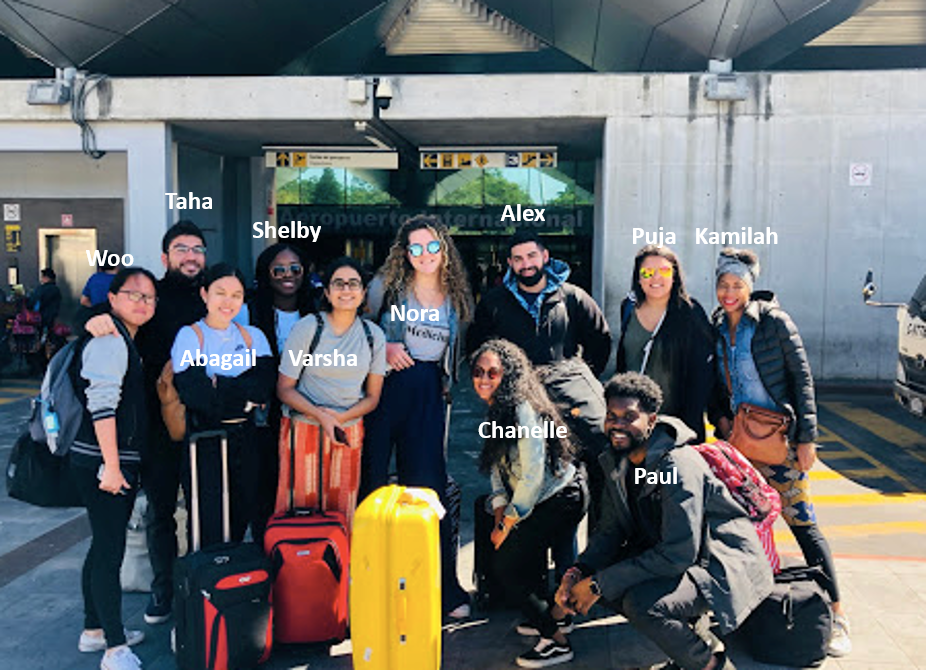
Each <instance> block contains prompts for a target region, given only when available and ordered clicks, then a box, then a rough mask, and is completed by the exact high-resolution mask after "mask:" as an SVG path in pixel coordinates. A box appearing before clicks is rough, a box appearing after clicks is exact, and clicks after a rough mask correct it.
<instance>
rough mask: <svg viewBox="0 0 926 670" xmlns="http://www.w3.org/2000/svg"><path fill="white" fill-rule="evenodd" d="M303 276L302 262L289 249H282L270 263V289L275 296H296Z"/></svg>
mask: <svg viewBox="0 0 926 670" xmlns="http://www.w3.org/2000/svg"><path fill="white" fill-rule="evenodd" d="M297 267H298V269H297ZM304 276H305V269H304V268H303V267H302V262H301V261H300V260H299V256H297V255H296V254H295V253H294V252H293V251H292V250H291V249H284V250H283V251H281V252H280V253H278V254H277V255H276V256H274V257H273V261H271V263H270V288H272V289H273V292H274V293H276V294H277V295H281V296H286V297H289V296H292V295H296V293H297V292H298V291H299V289H300V288H301V287H302V281H303V278H304Z"/></svg>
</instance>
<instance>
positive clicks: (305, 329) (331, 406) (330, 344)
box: [276, 257, 386, 525]
mask: <svg viewBox="0 0 926 670" xmlns="http://www.w3.org/2000/svg"><path fill="white" fill-rule="evenodd" d="M322 281H323V283H324V285H325V292H324V297H323V299H322V311H321V313H319V314H310V315H308V316H305V317H303V318H302V319H301V320H300V321H299V323H297V324H296V325H295V326H294V327H293V329H292V332H290V334H289V337H288V338H287V340H286V344H285V345H284V347H283V351H282V354H281V357H280V364H279V373H280V374H279V377H278V379H277V395H278V396H279V397H280V400H281V401H282V402H283V403H284V404H285V405H286V407H287V410H285V411H284V413H285V414H287V415H288V416H284V417H283V419H282V423H281V427H280V445H281V449H280V453H281V454H289V450H290V438H291V437H292V439H293V442H292V444H293V446H294V448H295V456H296V458H299V459H304V460H310V461H311V462H317V459H318V444H319V438H320V437H323V459H324V468H323V474H324V475H325V477H326V482H325V490H324V505H325V509H327V510H337V511H340V512H344V514H346V515H347V519H348V524H349V525H350V524H351V522H352V521H353V516H354V510H355V508H356V507H357V493H358V489H359V487H360V459H361V447H362V446H363V433H364V419H363V417H364V416H366V415H367V414H369V413H370V412H371V411H373V409H374V408H375V407H376V405H377V404H378V403H379V398H380V391H381V390H382V387H383V376H384V375H385V374H386V338H385V336H384V335H383V332H382V330H380V329H379V327H378V326H376V325H375V324H372V323H368V322H366V321H364V320H363V319H362V318H361V317H360V316H359V314H360V312H361V310H362V309H363V303H364V300H365V298H366V290H365V283H364V280H363V272H362V270H361V268H360V265H359V264H358V263H357V261H355V260H354V259H352V258H347V257H343V258H338V259H337V260H334V261H332V262H331V264H330V265H329V266H328V267H327V268H326V270H325V273H324V276H323V277H322ZM307 357H308V358H307ZM291 430H294V431H295V432H294V433H292V434H291V432H290V431H291ZM289 465H290V464H289V461H288V459H284V460H283V461H281V463H280V470H281V473H280V475H281V476H280V487H279V490H278V491H277V497H276V508H277V510H278V511H282V510H285V509H288V507H289V488H290V476H289ZM307 470H312V468H307ZM300 471H303V472H304V471H305V470H304V469H302V468H297V470H296V474H297V475H298V474H299V472H300ZM316 472H317V470H316ZM294 502H295V504H296V506H297V507H315V506H317V505H318V482H317V480H316V478H315V477H310V476H306V478H305V479H304V480H299V481H296V482H295V492H294Z"/></svg>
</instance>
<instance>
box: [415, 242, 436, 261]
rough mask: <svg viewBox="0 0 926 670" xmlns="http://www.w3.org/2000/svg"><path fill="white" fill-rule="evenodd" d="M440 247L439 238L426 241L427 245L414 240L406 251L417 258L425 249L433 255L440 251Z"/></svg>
mask: <svg viewBox="0 0 926 670" xmlns="http://www.w3.org/2000/svg"><path fill="white" fill-rule="evenodd" d="M440 248H441V243H440V240H431V241H430V242H428V244H427V247H425V246H423V245H421V244H418V243H417V242H415V243H414V244H409V245H408V253H410V254H411V255H412V256H414V257H415V258H418V257H419V256H420V255H421V254H423V253H424V250H425V249H427V250H428V253H429V254H431V255H432V256H433V255H434V254H437V253H440Z"/></svg>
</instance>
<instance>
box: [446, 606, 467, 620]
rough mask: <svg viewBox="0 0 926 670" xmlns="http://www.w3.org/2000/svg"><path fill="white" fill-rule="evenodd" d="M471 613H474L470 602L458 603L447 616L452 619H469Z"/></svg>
mask: <svg viewBox="0 0 926 670" xmlns="http://www.w3.org/2000/svg"><path fill="white" fill-rule="evenodd" d="M470 614H472V608H471V607H470V606H469V603H463V604H462V605H457V606H456V607H455V608H453V609H452V610H450V611H449V612H447V616H448V617H450V618H451V619H468V618H469V616H470Z"/></svg>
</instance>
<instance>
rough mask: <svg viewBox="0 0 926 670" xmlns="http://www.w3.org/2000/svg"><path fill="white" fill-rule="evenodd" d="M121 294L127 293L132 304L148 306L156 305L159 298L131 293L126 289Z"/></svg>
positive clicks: (138, 292)
mask: <svg viewBox="0 0 926 670" xmlns="http://www.w3.org/2000/svg"><path fill="white" fill-rule="evenodd" d="M119 293H125V294H126V295H127V296H128V298H129V300H130V301H132V302H143V303H145V304H146V305H156V304H157V302H158V297H157V296H156V295H148V294H147V293H142V292H141V291H129V290H128V289H124V290H121V291H119Z"/></svg>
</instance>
